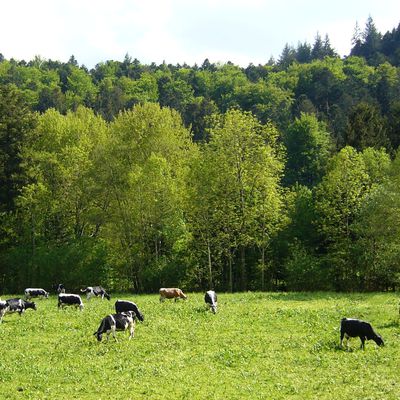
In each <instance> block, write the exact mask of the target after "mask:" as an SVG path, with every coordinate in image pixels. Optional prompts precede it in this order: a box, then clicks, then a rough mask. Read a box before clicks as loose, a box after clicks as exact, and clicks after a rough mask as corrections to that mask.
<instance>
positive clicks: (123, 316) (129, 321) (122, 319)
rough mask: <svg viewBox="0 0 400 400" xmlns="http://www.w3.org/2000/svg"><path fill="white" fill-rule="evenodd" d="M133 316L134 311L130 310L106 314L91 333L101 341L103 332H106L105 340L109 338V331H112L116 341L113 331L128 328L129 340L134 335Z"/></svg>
mask: <svg viewBox="0 0 400 400" xmlns="http://www.w3.org/2000/svg"><path fill="white" fill-rule="evenodd" d="M135 318H136V316H135V313H134V312H132V311H127V312H123V313H118V314H110V315H107V316H106V317H104V318H103V319H102V320H101V322H100V326H99V328H98V329H97V331H96V332H95V333H94V334H93V335H95V336H96V337H97V340H98V341H99V342H101V339H102V337H103V333H106V334H107V340H108V339H109V338H110V333H112V335H113V337H114V339H115V341H117V337H116V336H115V332H116V331H126V330H127V329H128V328H129V340H130V339H132V338H133V336H134V335H135Z"/></svg>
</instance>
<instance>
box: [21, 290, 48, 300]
mask: <svg viewBox="0 0 400 400" xmlns="http://www.w3.org/2000/svg"><path fill="white" fill-rule="evenodd" d="M31 297H45V298H46V299H48V298H49V292H46V291H45V290H44V289H41V288H26V289H25V298H26V299H27V300H29V299H30V298H31Z"/></svg>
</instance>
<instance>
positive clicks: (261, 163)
mask: <svg viewBox="0 0 400 400" xmlns="http://www.w3.org/2000/svg"><path fill="white" fill-rule="evenodd" d="M399 29H400V25H399V27H398V28H397V29H394V30H393V31H391V32H388V33H386V34H385V35H381V34H380V33H379V32H378V31H377V29H376V28H375V25H374V23H373V20H372V18H369V19H368V21H367V23H366V26H365V29H364V32H361V33H360V32H356V34H355V36H354V38H353V48H352V51H351V54H350V55H349V56H348V57H345V58H340V57H339V56H338V55H337V54H336V53H335V52H334V50H333V49H332V47H331V45H330V41H329V38H328V37H327V36H326V37H325V39H324V40H322V39H321V37H320V36H319V35H317V37H316V39H315V43H314V45H313V46H311V45H308V44H307V43H303V44H299V46H298V47H297V49H294V48H292V47H291V46H289V45H286V46H285V48H284V50H283V52H282V55H281V57H280V59H279V60H278V61H277V62H275V61H274V60H270V61H269V62H268V63H267V64H265V65H258V66H254V65H249V66H248V67H246V68H241V67H238V66H236V65H234V64H232V63H230V62H227V63H226V64H212V63H210V62H209V61H208V60H205V61H204V63H203V64H202V65H201V66H197V65H194V66H188V65H167V64H165V63H163V64H161V65H155V64H151V65H143V64H141V63H140V62H139V61H138V60H136V59H134V60H132V59H131V57H129V56H128V55H127V56H126V57H125V59H124V61H123V62H118V61H107V62H105V63H99V64H97V65H96V67H95V68H94V69H92V70H90V71H89V70H88V69H87V68H86V67H84V66H79V65H78V63H77V61H76V60H75V58H74V57H71V58H70V60H69V61H68V62H67V63H61V62H58V61H52V60H44V59H41V58H40V57H35V59H34V60H32V61H30V62H25V61H16V60H13V59H11V60H6V59H5V58H4V57H2V56H1V57H0V187H1V192H0V216H1V218H0V291H3V292H15V291H17V290H21V289H22V288H24V287H26V286H37V285H40V286H45V287H50V286H51V285H52V284H54V283H59V282H63V283H64V284H65V285H66V286H68V287H78V286H79V285H81V284H100V283H101V284H103V285H106V286H107V287H109V288H110V289H119V290H134V291H136V292H145V291H153V290H156V289H158V287H160V285H161V286H170V285H173V286H175V285H178V284H179V285H181V286H183V287H185V288H187V289H190V290H196V289H203V288H206V287H207V288H217V289H218V290H227V291H236V290H276V289H278V290H344V291H349V290H391V289H395V288H396V287H397V285H398V282H399V278H400V275H399V273H400V267H399V258H400V257H399V256H400V253H399V245H400V241H399V238H400V235H399V232H398V227H399V223H398V218H399V217H398V215H399V212H398V211H399V206H400V185H399V180H400V157H399V155H398V146H399V143H400V101H399V98H400V96H399V94H400V93H399V92H400V73H399V72H400V69H399V68H400V67H399V62H398V61H399V60H398V54H399V48H400V45H399V37H400V35H399Z"/></svg>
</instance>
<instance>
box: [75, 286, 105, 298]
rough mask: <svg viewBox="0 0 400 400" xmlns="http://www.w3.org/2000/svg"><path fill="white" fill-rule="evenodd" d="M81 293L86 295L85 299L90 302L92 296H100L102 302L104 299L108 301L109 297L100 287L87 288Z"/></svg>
mask: <svg viewBox="0 0 400 400" xmlns="http://www.w3.org/2000/svg"><path fill="white" fill-rule="evenodd" d="M81 292H82V293H86V298H87V299H88V300H90V299H91V298H92V297H94V296H96V297H97V296H101V299H102V300H103V299H104V297H105V298H106V299H107V300H110V295H109V294H108V293H107V292H106V291H105V290H104V288H102V287H101V286H88V287H87V288H85V289H81Z"/></svg>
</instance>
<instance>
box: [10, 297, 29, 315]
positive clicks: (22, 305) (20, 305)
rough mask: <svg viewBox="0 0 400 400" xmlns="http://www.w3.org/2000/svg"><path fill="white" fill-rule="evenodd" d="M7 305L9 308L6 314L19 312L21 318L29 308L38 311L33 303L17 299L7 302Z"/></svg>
mask: <svg viewBox="0 0 400 400" xmlns="http://www.w3.org/2000/svg"><path fill="white" fill-rule="evenodd" d="M6 303H7V304H8V306H9V308H8V310H7V311H6V314H11V313H16V312H17V313H18V314H19V315H20V316H21V315H22V314H23V313H24V312H25V310H27V309H28V308H31V309H32V310H35V311H36V304H35V303H33V302H32V301H27V300H24V299H19V298H15V299H8V300H6Z"/></svg>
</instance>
